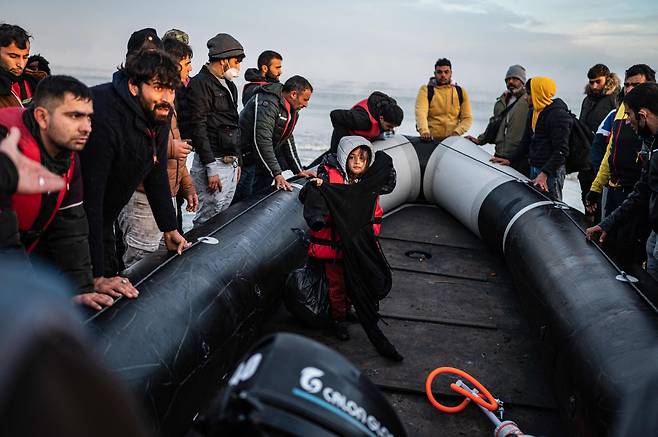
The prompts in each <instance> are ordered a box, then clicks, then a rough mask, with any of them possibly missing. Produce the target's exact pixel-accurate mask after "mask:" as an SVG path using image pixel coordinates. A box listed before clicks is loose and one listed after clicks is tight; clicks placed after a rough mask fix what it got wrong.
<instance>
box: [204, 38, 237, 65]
mask: <svg viewBox="0 0 658 437" xmlns="http://www.w3.org/2000/svg"><path fill="white" fill-rule="evenodd" d="M207 45H208V56H209V57H210V58H216V59H227V58H237V57H240V56H244V48H243V47H242V44H240V43H239V42H238V40H237V39H235V38H233V37H232V36H231V35H229V34H228V33H218V34H217V35H215V36H213V37H212V38H210V39H209V40H208V44H207Z"/></svg>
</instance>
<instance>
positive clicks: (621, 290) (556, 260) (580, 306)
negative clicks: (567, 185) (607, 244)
mask: <svg viewBox="0 0 658 437" xmlns="http://www.w3.org/2000/svg"><path fill="white" fill-rule="evenodd" d="M544 201H546V198H544V197H543V196H541V195H539V194H538V193H536V192H534V191H533V190H531V189H530V188H529V187H527V186H525V185H524V184H522V183H519V182H516V181H510V182H506V183H503V184H502V185H500V186H498V187H497V188H495V189H494V190H493V191H492V192H491V193H490V194H489V195H488V196H487V197H486V199H485V200H484V202H483V203H482V207H481V209H480V213H479V216H478V222H479V228H480V233H481V235H482V238H483V240H484V241H486V242H487V243H489V244H490V245H491V246H492V247H493V248H494V249H495V250H497V251H499V252H501V251H502V248H503V239H504V236H505V230H506V229H507V238H506V240H505V242H504V249H505V250H504V258H505V261H506V264H507V265H508V267H509V269H510V271H511V272H512V274H513V276H514V278H515V282H516V283H517V285H518V289H519V290H520V292H521V299H522V301H523V302H524V307H525V308H526V310H527V312H528V314H529V316H530V322H531V324H532V325H533V326H534V328H535V329H537V330H538V332H539V334H540V336H541V338H542V340H543V343H544V345H545V347H544V355H545V358H546V359H547V361H548V364H549V366H548V368H549V372H550V373H551V376H552V381H553V383H554V388H555V391H556V395H557V398H558V402H559V404H560V407H561V408H560V410H561V411H562V413H563V416H564V418H565V420H567V421H568V422H569V423H570V425H571V426H570V428H571V429H572V431H573V433H574V435H578V436H605V435H609V434H610V432H611V429H612V426H613V424H614V422H615V421H616V420H617V419H618V415H619V412H620V409H621V407H622V398H623V396H624V394H626V393H627V392H630V393H632V392H634V391H636V390H638V389H640V388H641V384H642V381H644V380H645V379H646V378H647V377H648V376H649V375H647V369H648V367H647V366H646V363H647V362H653V363H656V362H657V361H656V360H658V335H657V333H658V315H657V314H656V312H655V310H654V309H653V308H652V307H651V305H650V304H648V303H647V302H646V301H644V300H643V299H642V298H641V297H640V296H639V295H638V294H637V292H636V291H635V290H633V288H631V287H630V286H629V285H628V284H627V283H624V282H620V281H618V280H615V277H616V276H617V274H618V271H617V270H615V269H614V268H613V266H612V264H611V263H609V262H608V261H607V260H606V259H605V258H604V256H603V255H602V254H601V253H600V252H599V251H598V250H597V248H596V247H594V245H593V243H587V242H586V241H585V238H584V235H583V233H582V231H581V230H580V229H578V226H576V225H575V224H574V222H572V220H570V218H569V216H571V218H574V219H575V220H576V221H579V220H581V219H582V214H580V213H578V212H577V211H575V210H573V209H569V210H565V209H564V208H565V206H564V205H562V206H560V205H559V204H543V202H544ZM532 205H534V206H535V207H532ZM524 208H528V209H527V211H526V212H524V213H522V214H519V212H520V211H522V210H523V209H524ZM517 214H519V215H518V216H517ZM515 216H517V217H516V220H515V221H514V222H513V224H512V225H511V226H510V225H509V223H510V221H511V220H512V218H514V217H515ZM654 369H655V367H654ZM654 372H656V370H654Z"/></svg>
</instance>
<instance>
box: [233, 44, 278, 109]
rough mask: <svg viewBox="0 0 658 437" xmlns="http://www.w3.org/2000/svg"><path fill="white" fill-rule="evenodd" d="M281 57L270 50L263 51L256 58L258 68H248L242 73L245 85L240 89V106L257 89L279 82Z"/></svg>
mask: <svg viewBox="0 0 658 437" xmlns="http://www.w3.org/2000/svg"><path fill="white" fill-rule="evenodd" d="M282 61H283V56H281V55H280V54H278V53H277V52H275V51H272V50H265V51H264V52H263V53H261V54H260V55H259V56H258V68H248V69H247V71H245V73H244V79H245V80H246V81H247V83H246V84H245V85H244V88H242V106H247V102H248V101H249V99H251V97H252V96H253V95H254V91H255V90H256V88H257V87H259V86H261V85H265V84H268V83H277V82H279V77H281V62H282Z"/></svg>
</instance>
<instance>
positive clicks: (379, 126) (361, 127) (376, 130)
mask: <svg viewBox="0 0 658 437" xmlns="http://www.w3.org/2000/svg"><path fill="white" fill-rule="evenodd" d="M329 117H330V118H331V124H332V126H333V127H334V130H333V132H332V134H331V145H330V148H329V153H336V150H337V148H338V143H339V142H340V140H341V138H343V137H346V136H354V135H357V136H360V137H363V138H365V139H367V140H368V141H373V140H374V139H375V138H377V137H379V136H380V135H381V134H382V133H384V132H390V131H392V130H393V129H395V128H396V127H398V126H400V125H401V124H402V120H403V118H404V113H403V112H402V108H400V107H399V106H398V104H397V102H396V101H395V99H394V98H392V97H389V96H387V95H386V94H384V93H382V92H381V91H375V92H374V93H372V94H370V95H369V96H368V98H367V99H364V100H361V101H360V102H358V103H357V104H356V105H354V106H352V108H351V109H334V110H333V111H331V113H330V114H329Z"/></svg>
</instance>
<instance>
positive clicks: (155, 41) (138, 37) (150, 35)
mask: <svg viewBox="0 0 658 437" xmlns="http://www.w3.org/2000/svg"><path fill="white" fill-rule="evenodd" d="M147 44H149V45H151V46H153V48H156V49H162V47H163V46H162V41H161V40H160V38H159V37H158V32H156V31H155V29H153V28H151V27H147V28H146V29H141V30H138V31H136V32H133V34H132V35H130V39H129V40H128V54H130V53H133V52H138V51H139V50H140V49H141V48H142V47H144V46H145V45H147Z"/></svg>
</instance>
